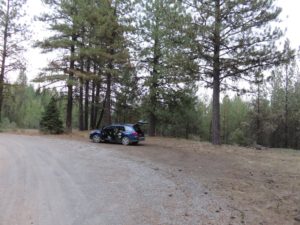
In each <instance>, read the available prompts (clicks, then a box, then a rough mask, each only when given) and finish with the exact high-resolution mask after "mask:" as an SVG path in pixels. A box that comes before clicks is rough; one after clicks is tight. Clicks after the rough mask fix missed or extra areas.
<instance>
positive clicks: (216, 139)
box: [212, 0, 221, 145]
mask: <svg viewBox="0 0 300 225" xmlns="http://www.w3.org/2000/svg"><path fill="white" fill-rule="evenodd" d="M215 2H216V5H215V29H214V58H213V115H212V116H213V118H212V143H213V144H214V145H220V144H221V138H220V84H221V83H220V46H221V37H220V27H221V7H220V0H216V1H215Z"/></svg>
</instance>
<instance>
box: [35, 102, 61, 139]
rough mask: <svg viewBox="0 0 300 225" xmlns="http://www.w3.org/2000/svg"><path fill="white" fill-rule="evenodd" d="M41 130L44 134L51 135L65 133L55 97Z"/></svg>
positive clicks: (47, 110) (47, 109)
mask: <svg viewBox="0 0 300 225" xmlns="http://www.w3.org/2000/svg"><path fill="white" fill-rule="evenodd" d="M40 130H41V131H42V132H43V133H50V134H61V133H62V132H63V123H62V121H61V119H60V114H59V110H58V108H57V105H56V100H55V98H54V97H52V98H51V100H50V103H49V104H48V106H47V107H46V110H45V112H44V114H43V116H42V119H41V121H40Z"/></svg>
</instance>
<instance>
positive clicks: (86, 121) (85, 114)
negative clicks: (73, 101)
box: [84, 80, 90, 130]
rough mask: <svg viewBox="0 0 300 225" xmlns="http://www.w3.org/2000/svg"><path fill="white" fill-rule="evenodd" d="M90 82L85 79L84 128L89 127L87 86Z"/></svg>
mask: <svg viewBox="0 0 300 225" xmlns="http://www.w3.org/2000/svg"><path fill="white" fill-rule="evenodd" d="M89 85H90V82H89V81H88V80H86V81H85V96H84V130H88V129H89V88H90V86H89Z"/></svg>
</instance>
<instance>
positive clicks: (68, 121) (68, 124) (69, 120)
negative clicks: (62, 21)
mask: <svg viewBox="0 0 300 225" xmlns="http://www.w3.org/2000/svg"><path fill="white" fill-rule="evenodd" d="M76 39H77V38H76V36H75V35H72V42H73V43H74V42H75V41H76ZM74 54H75V45H74V44H72V46H71V55H70V56H71V57H70V72H69V80H68V85H67V86H68V103H67V118H66V133H72V111H73V81H74V72H73V71H74V69H75V60H74Z"/></svg>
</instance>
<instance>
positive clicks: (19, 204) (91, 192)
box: [0, 134, 241, 225]
mask: <svg viewBox="0 0 300 225" xmlns="http://www.w3.org/2000/svg"><path fill="white" fill-rule="evenodd" d="M134 148H135V149H134ZM139 149H143V146H136V147H133V146H131V147H125V146H120V145H105V144H103V145H101V144H93V143H89V142H79V141H72V140H64V139H56V138H47V137H39V136H22V135H13V134H0V224H1V225H32V224H37V225H54V224H55V225H102V224H103V225H123V224H124V225H131V224H132V225H136V224H138V225H142V224H157V225H158V224H164V225H167V224H170V225H171V224H172V225H175V224H178V225H184V224H189V225H193V224H195V225H198V224H205V225H207V224H240V222H241V221H240V220H237V221H234V220H233V218H234V217H233V216H232V215H233V214H232V210H231V209H230V208H229V207H228V206H227V204H226V202H224V201H223V199H222V198H221V197H217V196H215V195H214V194H213V193H212V192H210V191H209V190H208V188H207V187H204V186H203V185H202V183H201V179H195V177H194V174H190V173H191V171H188V170H187V171H185V170H184V168H182V167H178V163H176V162H177V160H179V162H180V160H185V155H184V154H181V153H178V155H177V156H174V157H175V158H167V157H166V155H162V158H161V160H159V161H155V160H153V159H151V157H148V158H147V157H145V158H143V157H140V156H139V155H138V154H137V155H136V154H135V152H138V151H139ZM123 150H124V151H123ZM154 150H155V147H154ZM154 154H156V153H155V151H154ZM176 157H179V158H176ZM173 163H174V164H173Z"/></svg>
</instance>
